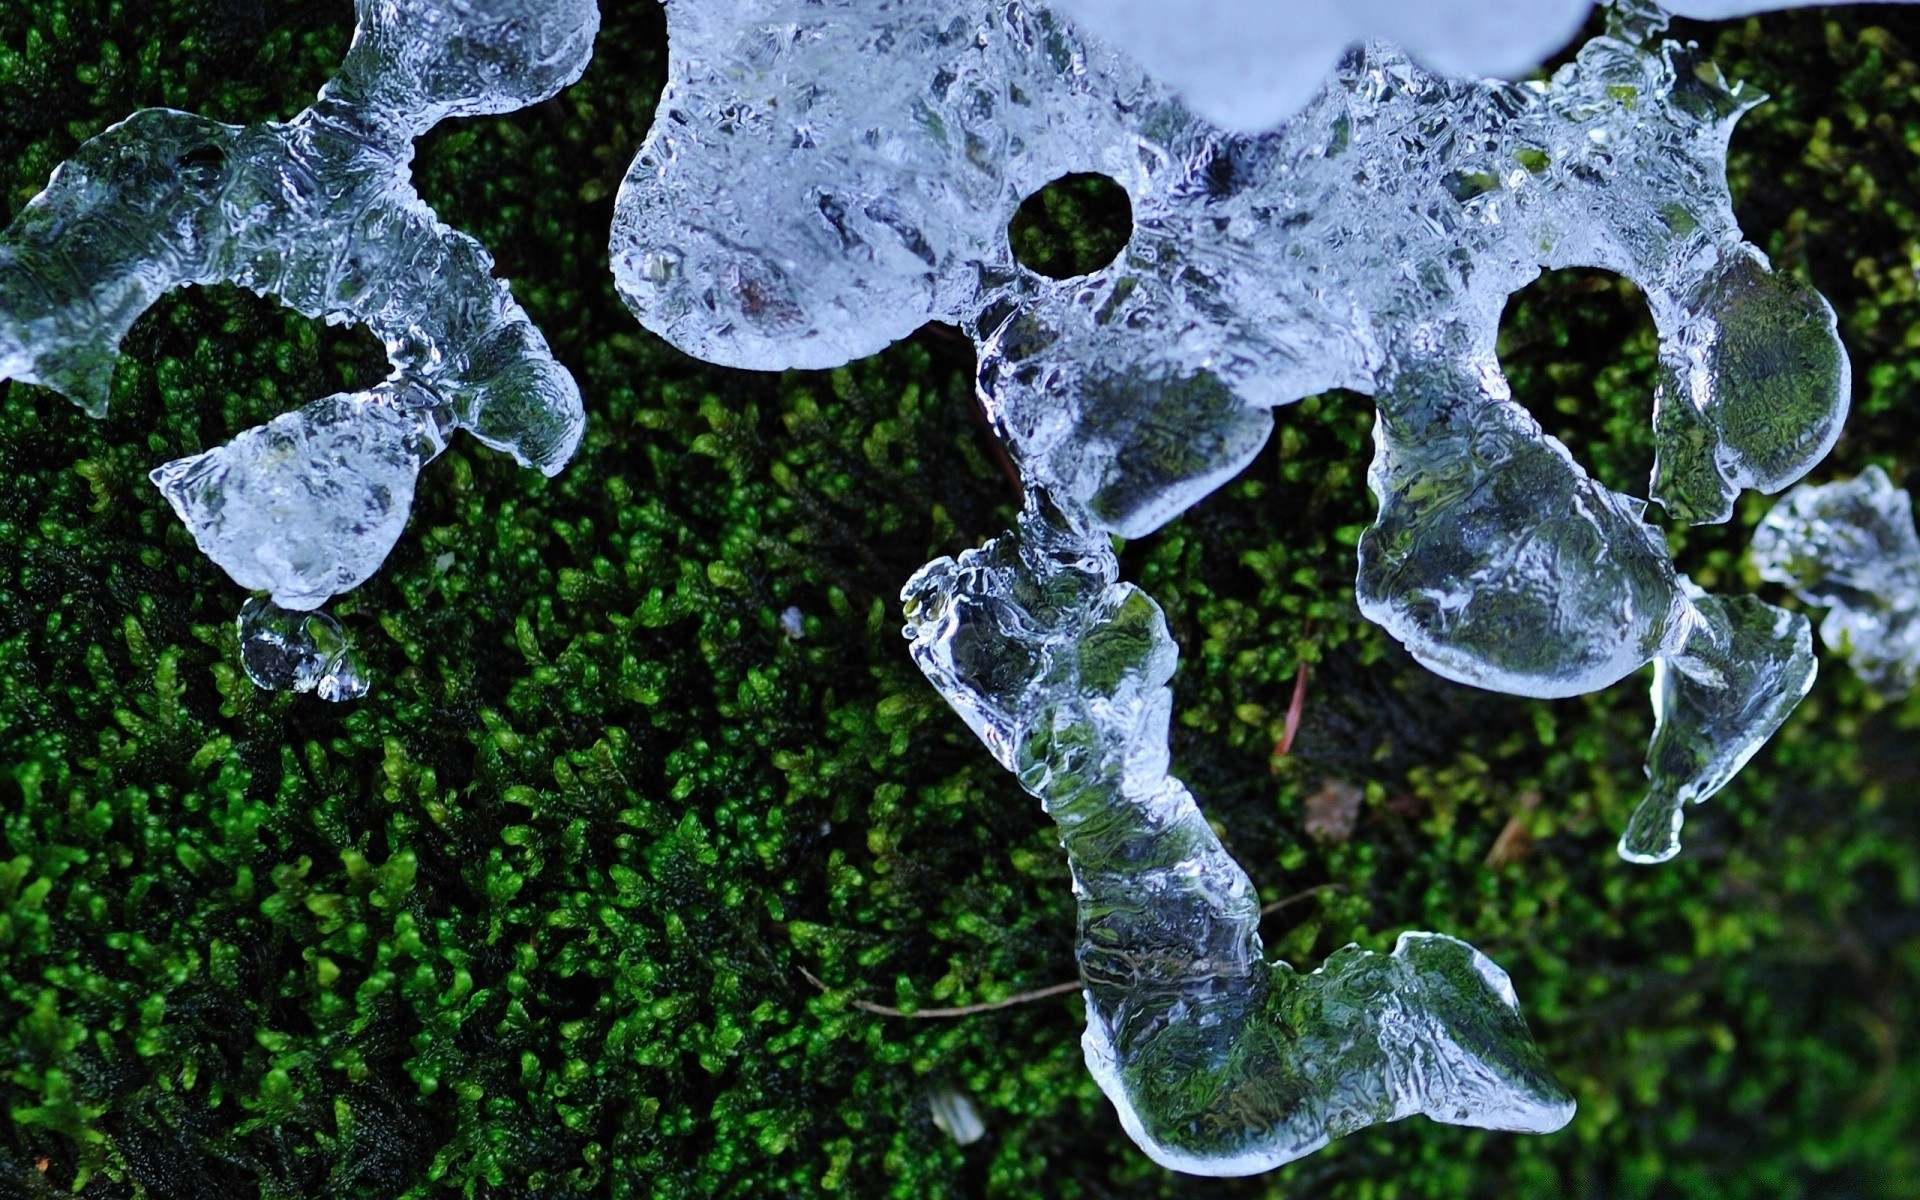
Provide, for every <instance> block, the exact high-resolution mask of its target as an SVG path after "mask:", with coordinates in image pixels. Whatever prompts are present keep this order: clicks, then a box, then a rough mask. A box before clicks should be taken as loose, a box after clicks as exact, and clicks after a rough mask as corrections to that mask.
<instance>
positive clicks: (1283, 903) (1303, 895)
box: [1260, 883, 1350, 917]
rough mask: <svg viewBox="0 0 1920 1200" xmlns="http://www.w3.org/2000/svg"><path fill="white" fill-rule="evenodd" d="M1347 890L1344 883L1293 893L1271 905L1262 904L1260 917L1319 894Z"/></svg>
mask: <svg viewBox="0 0 1920 1200" xmlns="http://www.w3.org/2000/svg"><path fill="white" fill-rule="evenodd" d="M1348 890H1350V889H1348V887H1347V885H1346V884H1344V883H1323V884H1321V885H1320V886H1318V887H1310V888H1308V889H1307V890H1306V891H1304V892H1295V893H1294V894H1293V895H1291V896H1282V897H1281V898H1280V899H1278V900H1275V901H1274V902H1273V903H1272V904H1262V905H1261V906H1260V915H1261V916H1263V917H1265V916H1269V915H1271V914H1273V913H1277V912H1279V911H1280V910H1281V909H1283V908H1292V907H1293V906H1294V905H1296V904H1298V903H1300V902H1301V901H1302V900H1306V899H1309V898H1310V897H1313V896H1318V895H1319V894H1320V893H1321V892H1344V891H1348Z"/></svg>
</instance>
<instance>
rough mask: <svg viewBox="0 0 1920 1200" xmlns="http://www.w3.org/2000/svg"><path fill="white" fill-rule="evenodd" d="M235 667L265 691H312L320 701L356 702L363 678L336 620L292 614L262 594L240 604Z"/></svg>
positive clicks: (363, 690)
mask: <svg viewBox="0 0 1920 1200" xmlns="http://www.w3.org/2000/svg"><path fill="white" fill-rule="evenodd" d="M236 623H237V624H238V625H239V629H240V665H241V666H242V667H245V668H246V672H247V678H248V679H251V680H253V682H254V686H256V687H259V688H263V689H265V690H267V691H270V692H312V693H313V694H314V695H316V696H318V697H320V698H321V699H322V700H358V699H359V698H360V697H362V696H364V695H366V694H367V676H366V672H365V671H364V670H363V669H362V668H361V666H360V663H359V660H358V659H357V658H355V656H354V653H353V647H352V645H350V644H349V643H348V641H347V634H346V631H345V630H343V629H341V628H340V623H339V622H338V621H336V620H334V619H333V618H332V617H330V616H328V615H327V614H326V613H323V612H294V611H290V610H288V609H284V608H281V607H280V606H279V605H277V604H275V603H274V602H273V601H271V600H268V599H266V598H265V597H263V596H252V597H249V598H248V600H247V602H246V603H245V604H243V605H241V606H240V617H239V620H238V621H237V622H236Z"/></svg>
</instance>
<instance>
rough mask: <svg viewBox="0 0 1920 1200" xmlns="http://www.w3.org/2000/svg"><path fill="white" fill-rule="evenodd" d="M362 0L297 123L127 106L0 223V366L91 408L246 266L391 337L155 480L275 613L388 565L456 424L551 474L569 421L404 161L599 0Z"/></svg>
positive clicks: (495, 107)
mask: <svg viewBox="0 0 1920 1200" xmlns="http://www.w3.org/2000/svg"><path fill="white" fill-rule="evenodd" d="M357 12H358V17H359V23H358V25H357V27H356V29H355V31H354V39H353V44H352V46H351V48H350V49H349V50H348V52H347V58H346V62H345V63H344V64H343V65H342V67H341V69H340V72H339V74H338V75H336V76H335V77H334V78H333V80H332V81H331V82H329V83H328V84H327V85H326V86H325V87H324V88H322V89H321V92H320V98H319V101H318V103H316V104H315V105H314V106H313V107H311V108H309V109H307V110H306V111H304V112H302V113H300V114H299V115H298V116H296V117H294V118H293V119H292V120H291V121H288V122H286V123H284V124H283V123H280V122H277V121H270V122H265V123H262V124H259V125H251V126H247V127H244V128H243V127H240V126H235V125H224V124H221V123H219V122H216V121H211V120H208V119H206V118H204V117H199V116H195V115H193V114H192V113H185V112H178V111H175V110H171V109H159V108H149V109H142V110H141V111H139V112H136V113H134V114H133V115H132V116H130V117H128V118H127V119H126V120H125V121H122V122H121V123H120V124H118V125H115V126H113V127H112V128H110V129H108V130H106V131H105V132H104V133H102V134H100V135H99V136H98V137H96V138H94V139H92V140H91V141H89V142H87V143H86V144H85V145H83V146H81V147H80V149H79V150H78V151H77V152H76V153H75V154H74V156H73V158H72V159H70V160H69V161H67V162H66V163H64V164H62V165H61V167H60V168H59V169H58V170H56V171H55V172H54V174H53V177H52V178H51V179H50V180H49V181H48V183H47V188H46V190H45V191H43V192H41V193H40V194H39V195H38V196H35V197H34V198H33V199H32V200H30V201H28V202H27V205H26V207H25V208H24V209H23V210H22V211H21V212H20V214H19V215H18V216H17V217H16V218H15V219H14V221H13V224H12V225H11V226H10V227H9V228H8V229H7V230H6V232H5V234H4V235H0V378H6V377H11V378H15V379H22V380H26V381H28V382H32V383H39V384H44V385H46V386H48V387H51V388H54V389H56V390H58V391H60V392H62V393H64V394H66V395H67V396H68V397H70V398H71V399H72V400H73V401H74V402H75V403H76V404H78V405H80V406H81V407H82V408H83V409H85V410H86V411H87V412H88V413H90V414H92V415H94V416H101V415H104V414H105V412H106V407H107V396H108V385H109V383H110V381H111V378H112V375H113V366H114V362H115V360H116V359H117V358H118V356H119V346H120V340H121V338H122V337H123V336H124V335H125V334H126V332H127V330H128V329H129V328H130V327H131V326H132V325H133V323H134V321H135V320H137V319H138V318H139V316H140V314H141V313H143V312H145V311H146V309H147V308H148V307H149V306H150V305H152V304H153V302H154V301H155V300H157V299H158V298H159V297H160V296H161V295H163V294H165V293H166V292H168V291H170V290H172V289H174V288H176V287H180V286H182V285H185V284H190V283H201V284H207V283H218V282H226V283H233V284H237V285H239V286H241V287H245V288H249V289H251V290H253V291H255V292H258V293H261V294H263V295H271V296H275V297H277V298H278V299H279V300H280V301H281V302H282V303H284V304H286V305H288V306H289V307H291V308H293V309H296V310H297V311H299V312H301V313H303V314H305V315H307V316H309V317H323V318H325V319H326V320H327V321H329V322H332V323H350V322H351V323H359V324H363V325H365V326H366V327H367V328H369V329H371V330H372V331H373V333H374V334H375V335H376V336H378V337H379V338H380V339H381V340H382V341H383V342H384V343H385V345H386V349H387V355H388V359H389V361H390V362H391V363H392V365H393V374H392V375H391V376H390V377H389V378H388V379H387V380H386V381H385V382H383V383H381V384H380V385H379V386H377V387H375V388H373V389H371V390H368V391H365V392H357V393H353V394H351V395H336V396H328V397H326V398H325V399H322V400H318V401H315V402H314V403H313V404H310V405H308V406H306V407H305V408H302V409H300V410H298V411H296V412H292V413H288V414H285V415H283V416H280V417H277V418H275V419H274V420H272V421H270V422H269V423H268V424H266V425H264V426H262V427H260V428H258V429H253V430H249V431H247V432H245V433H243V434H241V435H240V436H239V437H237V438H235V439H234V440H233V441H232V442H231V443H229V444H228V445H226V446H223V447H220V448H218V449H215V450H211V451H208V452H207V453H204V454H199V455H195V456H193V457H191V458H185V459H181V460H178V461H176V462H171V463H167V464H166V465H164V466H162V467H160V468H159V469H157V470H156V471H154V472H153V481H154V483H155V484H156V485H158V486H159V487H160V489H161V491H162V492H163V493H164V494H165V495H166V497H167V500H168V501H169V502H170V503H171V504H172V506H173V508H174V510H175V511H176V512H177V513H178V514H179V515H180V518H181V520H183V521H184V522H186V524H187V526H188V528H189V529H191V530H192V531H193V535H194V539H195V540H196V541H197V542H198V543H199V545H200V548H201V549H202V550H203V551H205V552H206V553H207V555H208V556H209V557H211V558H212V559H213V560H214V561H215V562H217V563H219V564H220V566H221V567H223V568H224V569H225V570H226V571H227V573H228V574H229V575H231V576H232V577H233V579H234V581H235V582H237V583H239V584H240V585H241V586H243V587H248V588H258V589H262V590H265V591H267V592H269V593H271V595H272V597H273V601H274V603H275V604H277V605H280V606H283V607H285V608H290V609H309V608H313V607H314V606H316V605H318V604H320V603H322V602H323V601H325V600H326V599H327V598H328V597H329V596H332V595H334V594H337V593H339V592H342V591H345V590H347V589H349V588H352V587H354V586H356V585H358V584H359V583H361V582H363V581H364V580H365V579H366V578H367V577H368V576H369V575H370V574H372V572H373V571H374V570H375V569H377V568H378V566H379V565H380V563H381V561H382V560H383V559H384V558H385V557H386V554H387V552H388V550H390V549H391V548H392V546H393V543H394V540H395V539H396V538H397V537H398V536H399V533H400V530H401V528H402V527H403V526H404V525H405V523H406V518H407V510H408V507H409V505H410V504H411V502H412V497H413V488H414V479H415V477H416V475H417V474H418V472H419V469H420V467H421V465H422V464H423V463H424V462H426V461H427V460H429V459H431V458H432V457H433V456H434V455H435V454H437V453H439V451H440V449H441V448H442V446H443V445H444V439H445V435H446V434H447V433H448V432H449V431H450V430H452V429H455V428H459V429H465V430H466V431H468V432H469V433H471V434H472V435H473V436H475V437H476V438H478V439H479V440H480V441H481V442H482V443H484V444H486V445H488V446H491V447H493V448H495V449H497V450H503V451H506V452H507V453H509V454H512V455H513V456H514V458H515V459H516V460H517V461H519V462H520V463H521V464H523V465H525V466H530V467H537V468H539V469H540V470H542V471H544V472H546V473H547V474H549V475H551V474H553V473H554V472H556V471H558V470H559V469H560V468H561V467H562V466H564V465H565V463H566V462H567V459H568V458H569V457H571V456H572V454H573V451H574V448H575V447H576V446H577V445H578V443H579V440H580V434H581V430H582V426H583V423H584V414H583V412H582V409H581V404H580V393H579V389H578V388H577V387H576V386H575V384H574V381H573V378H572V376H570V375H569V374H568V373H567V371H566V369H565V368H564V367H562V366H561V365H560V364H559V363H558V362H556V361H554V358H553V356H552V355H551V354H550V353H549V352H548V349H547V344H546V340H545V339H544V338H542V337H541V335H540V331H539V330H537V329H536V328H534V326H533V324H532V322H531V321H530V320H529V319H528V317H527V314H526V312H525V311H524V310H523V309H521V307H520V306H519V305H518V304H517V303H515V302H514V300H513V296H512V294H511V293H510V292H509V290H508V288H507V285H506V283H505V282H504V281H502V280H499V279H496V278H495V277H494V275H493V260H492V258H491V257H490V256H489V255H488V254H487V252H486V250H485V249H484V248H483V247H482V246H481V245H480V244H479V243H478V242H476V241H474V240H473V239H472V238H470V237H468V236H467V235H466V234H463V233H460V232H459V231H457V230H454V229H451V228H449V227H448V226H446V225H444V224H442V223H441V222H440V221H439V219H438V218H437V217H435V215H434V213H433V211H432V210H431V209H430V208H428V207H427V205H426V204H425V203H424V202H423V201H422V200H421V199H420V197H419V195H418V194H417V193H416V192H415V191H414V189H413V185H412V182H411V180H410V177H409V173H408V163H409V162H410V160H411V159H412V157H413V140H414V139H415V138H416V137H418V136H420V135H421V134H422V133H425V132H426V131H427V130H428V129H430V128H432V127H433V126H434V125H435V124H437V123H439V122H440V121H442V120H445V119H447V118H449V117H458V116H470V115H478V114H483V113H498V112H509V111H512V110H513V109H517V108H521V107H524V106H526V105H528V104H532V103H535V102H537V101H539V100H542V99H545V98H546V97H548V96H551V95H553V94H554V93H555V92H557V91H559V89H560V88H562V87H563V86H565V85H566V84H567V83H569V82H571V81H572V80H574V79H576V78H578V77H579V75H580V73H581V72H582V71H583V70H584V69H585V68H586V64H587V59H588V57H589V55H590V54H591V51H592V45H593V36H594V32H595V30H596V29H597V28H598V24H599V14H598V10H597V9H596V8H595V6H594V2H593V0H420V2H416V3H408V4H391V3H383V2H382V0H359V3H358V5H357ZM255 678H256V680H258V679H261V678H262V676H261V675H260V674H259V673H255Z"/></svg>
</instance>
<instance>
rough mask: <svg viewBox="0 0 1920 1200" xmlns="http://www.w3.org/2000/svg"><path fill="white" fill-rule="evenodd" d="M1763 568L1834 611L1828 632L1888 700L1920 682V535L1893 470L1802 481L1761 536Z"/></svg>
mask: <svg viewBox="0 0 1920 1200" xmlns="http://www.w3.org/2000/svg"><path fill="white" fill-rule="evenodd" d="M1753 558H1754V562H1755V564H1756V565H1758V566H1759V568H1760V575H1761V577H1762V578H1764V579H1768V580H1771V581H1772V582H1774V583H1784V584H1786V585H1787V586H1789V587H1791V588H1793V589H1794V590H1795V592H1796V593H1798V595H1799V596H1800V598H1801V599H1802V600H1805V601H1806V602H1807V603H1809V604H1814V605H1819V606H1821V607H1823V608H1826V609H1827V615H1826V617H1825V619H1823V620H1822V621H1821V622H1820V638H1821V640H1822V641H1824V642H1826V644H1827V646H1828V648H1829V649H1832V650H1834V651H1836V652H1838V653H1840V654H1844V655H1846V657H1847V660H1848V661H1849V662H1851V663H1852V664H1853V669H1854V670H1855V671H1857V672H1859V673H1860V676H1861V678H1863V679H1865V680H1866V681H1867V683H1868V684H1869V685H1870V686H1871V687H1873V688H1874V689H1875V690H1876V691H1878V692H1880V693H1881V694H1882V695H1884V696H1887V697H1889V698H1897V697H1900V696H1904V695H1906V694H1907V693H1909V692H1911V691H1913V690H1914V688H1915V687H1920V535H1916V533H1915V531H1914V524H1913V498H1912V497H1911V496H1909V495H1908V494H1907V493H1906V492H1904V491H1902V490H1900V489H1898V488H1896V487H1894V486H1893V483H1892V481H1891V480H1889V479H1888V478H1887V473H1886V472H1885V471H1882V470H1881V469H1880V468H1879V467H1868V468H1867V469H1866V470H1865V471H1863V472H1861V473H1860V475H1859V476H1858V477H1856V478H1854V479H1850V480H1846V481H1845V482H1842V483H1829V484H1826V485H1824V486H1821V487H1813V486H1809V485H1805V484H1803V485H1801V486H1800V487H1797V488H1794V489H1793V490H1792V491H1791V492H1788V493H1787V495H1786V497H1785V498H1784V499H1782V500H1781V501H1780V503H1779V504H1777V505H1775V506H1774V509H1773V511H1772V512H1770V513H1768V514H1767V517H1766V519H1765V520H1764V521H1762V522H1761V523H1760V528H1759V529H1757V530H1755V531H1754V535H1753Z"/></svg>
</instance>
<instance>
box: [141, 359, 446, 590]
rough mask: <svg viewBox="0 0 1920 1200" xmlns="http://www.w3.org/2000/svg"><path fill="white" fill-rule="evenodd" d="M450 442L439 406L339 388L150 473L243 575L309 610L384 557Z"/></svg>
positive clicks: (210, 548)
mask: <svg viewBox="0 0 1920 1200" xmlns="http://www.w3.org/2000/svg"><path fill="white" fill-rule="evenodd" d="M441 445H442V443H441V441H440V436H439V430H438V428H437V427H436V425H435V423H434V421H433V418H432V413H431V412H430V411H425V410H418V409H414V410H408V409H404V408H401V407H399V406H398V405H395V404H393V403H392V402H391V401H390V399H389V396H388V394H387V393H385V392H383V391H375V392H354V393H342V394H340V395H334V396H328V397H325V398H324V399H321V400H316V401H314V402H313V403H312V404H309V405H307V406H306V407H305V408H302V409H298V410H296V411H294V412H290V413H285V414H283V415H281V416H278V417H275V418H274V419H273V420H271V421H269V422H267V423H266V424H265V425H262V426H260V427H259V428H257V429H249V430H247V431H246V432H245V433H242V434H241V435H240V436H239V437H236V438H234V439H233V441H231V442H229V443H227V444H226V445H225V446H221V447H219V448H218V449H215V450H209V451H207V452H205V453H204V454H196V455H194V456H192V457H191V458H181V459H176V460H174V461H173V462H170V463H167V464H166V465H164V466H162V467H159V468H157V469H155V470H154V472H153V474H152V479H153V482H154V485H155V486H156V487H158V488H159V489H160V492H161V494H162V495H164V496H165V497H166V498H167V503H169V504H171V505H172V506H173V510H174V512H175V513H177V514H178V515H179V517H180V520H181V521H182V522H184V523H185V524H186V526H187V528H188V529H189V530H191V531H192V532H193V538H194V541H195V542H196V543H197V544H198V545H199V547H200V549H201V552H202V553H204V554H206V556H207V557H208V558H211V559H212V560H213V561H214V562H216V563H218V564H219V565H220V566H221V568H222V569H224V570H225V571H226V572H227V574H228V575H230V576H232V578H233V581H234V582H235V583H238V584H239V585H241V586H242V587H246V588H253V589H256V590H260V591H267V592H271V593H272V594H273V601H274V603H275V604H277V605H279V606H281V607H283V608H296V609H307V608H314V607H317V606H319V605H321V604H323V603H325V602H326V600H327V598H328V597H330V596H333V595H336V594H338V593H340V592H344V591H347V590H349V589H351V588H355V587H358V586H359V585H360V584H361V583H362V582H364V581H365V580H366V578H367V577H368V576H370V575H372V574H373V572H374V571H376V570H377V569H379V566H380V564H381V563H382V562H384V561H386V557H387V552H388V551H389V550H391V549H392V548H393V544H394V542H395V541H397V540H398V539H399V537H400V531H401V530H402V529H403V528H405V526H406V523H407V513H408V510H409V509H410V508H411V507H412V504H413V486H414V479H415V477H416V476H417V475H418V474H419V472H420V465H421V463H422V462H423V461H425V460H426V459H430V458H432V457H433V456H434V455H435V454H437V453H439V450H440V447H441Z"/></svg>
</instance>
